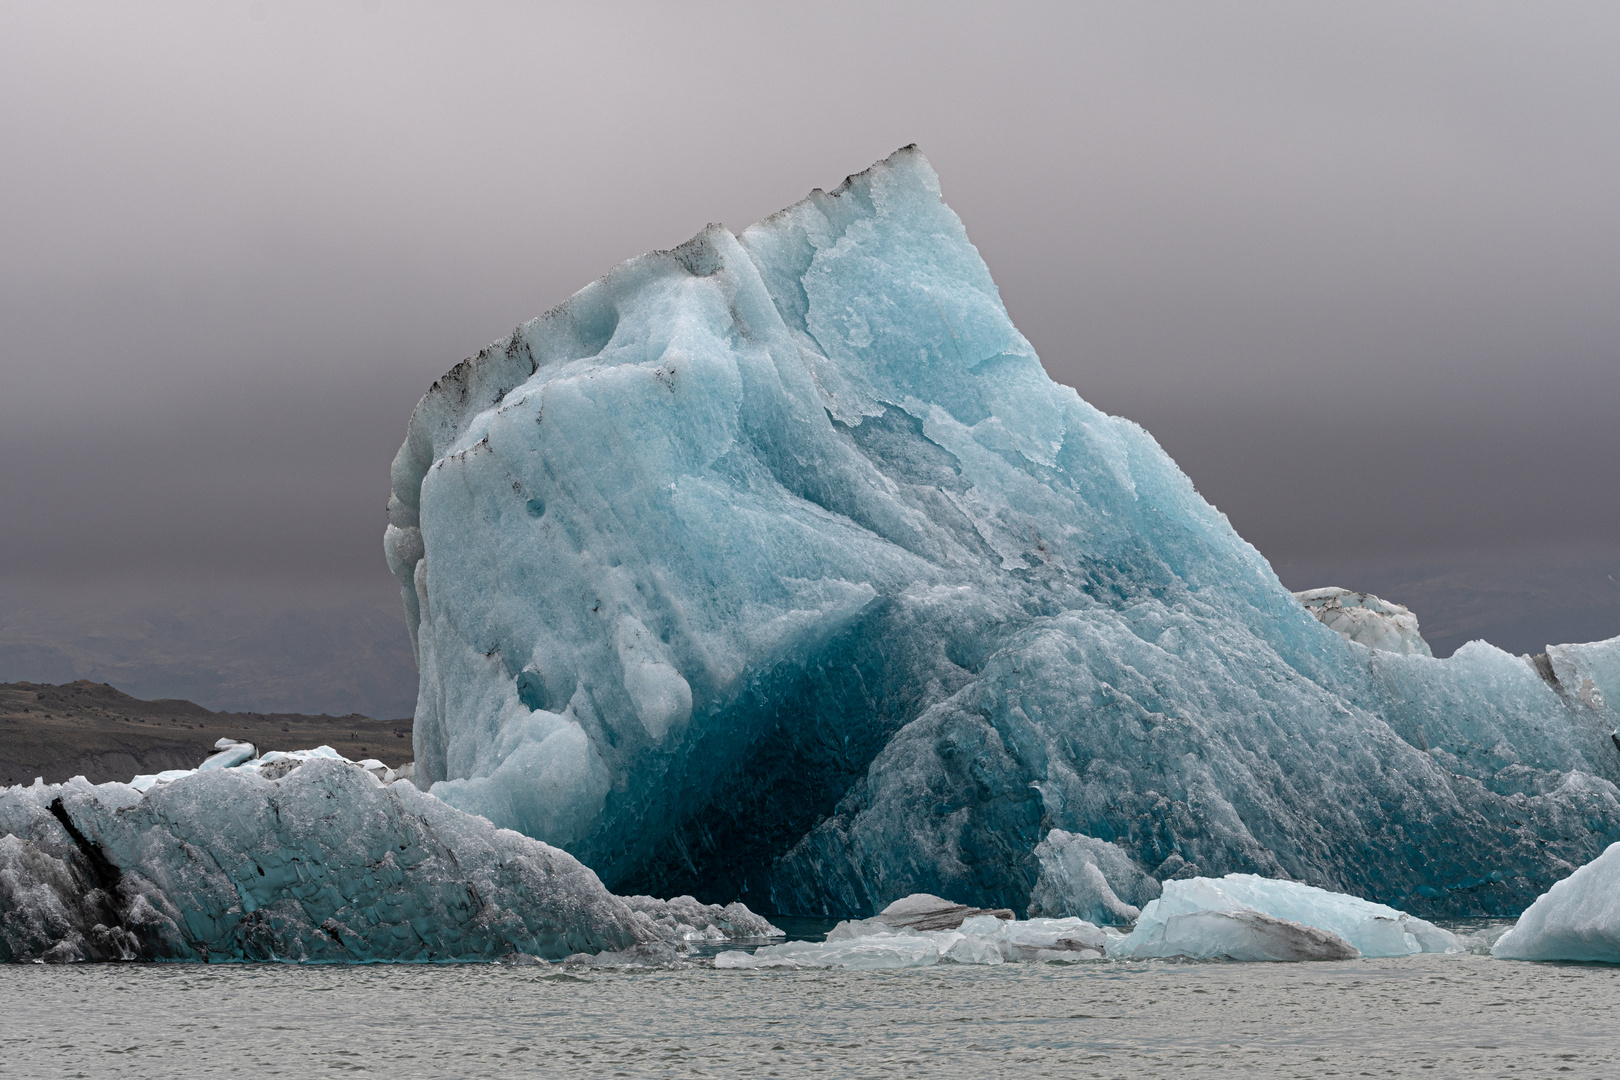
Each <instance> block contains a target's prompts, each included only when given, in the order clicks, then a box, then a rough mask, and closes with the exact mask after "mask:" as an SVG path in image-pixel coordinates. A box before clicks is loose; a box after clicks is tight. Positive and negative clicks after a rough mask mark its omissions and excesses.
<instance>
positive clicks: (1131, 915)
mask: <svg viewBox="0 0 1620 1080" xmlns="http://www.w3.org/2000/svg"><path fill="white" fill-rule="evenodd" d="M1035 857H1036V858H1037V859H1039V860H1040V867H1041V869H1040V876H1039V877H1038V878H1036V880H1035V888H1034V889H1033V890H1032V891H1031V895H1030V901H1029V913H1030V914H1031V915H1051V916H1058V915H1077V916H1079V917H1080V918H1082V919H1086V920H1088V921H1090V922H1094V923H1097V924H1098V925H1108V926H1127V925H1129V924H1131V923H1134V922H1135V921H1136V920H1137V918H1138V917H1139V916H1140V915H1141V914H1142V909H1141V905H1142V904H1146V903H1147V902H1148V901H1149V900H1154V899H1157V898H1158V896H1159V892H1160V885H1159V881H1158V879H1157V878H1155V877H1152V876H1151V875H1149V874H1148V872H1147V871H1145V870H1143V869H1142V867H1141V866H1139V865H1138V864H1137V862H1136V860H1134V859H1132V858H1131V857H1130V856H1129V855H1127V854H1126V853H1125V852H1124V851H1123V850H1121V849H1120V848H1119V847H1118V846H1117V845H1115V844H1110V843H1108V842H1107V841H1104V840H1098V839H1096V838H1094V837H1090V836H1081V835H1079V834H1076V833H1070V832H1065V831H1064V830H1062V829H1053V830H1052V831H1051V832H1049V833H1047V834H1046V837H1045V838H1044V839H1043V840H1042V841H1041V842H1040V843H1039V844H1037V845H1035ZM1121 893H1123V894H1124V897H1121V895H1120V894H1121Z"/></svg>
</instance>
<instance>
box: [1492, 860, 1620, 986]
mask: <svg viewBox="0 0 1620 1080" xmlns="http://www.w3.org/2000/svg"><path fill="white" fill-rule="evenodd" d="M1491 955H1493V956H1499V957H1501V958H1503V959H1506V960H1589V961H1593V960H1595V961H1602V962H1604V963H1608V964H1620V844H1613V845H1611V846H1610V847H1609V849H1608V850H1607V851H1605V852H1604V853H1603V854H1602V855H1599V856H1598V857H1597V858H1596V859H1593V860H1592V861H1591V862H1589V863H1587V864H1586V865H1585V866H1583V867H1581V868H1580V869H1578V870H1576V871H1575V872H1574V873H1573V874H1571V875H1570V876H1569V877H1567V878H1565V879H1564V880H1563V881H1560V882H1558V883H1557V884H1556V885H1554V886H1553V887H1552V888H1550V889H1548V890H1547V891H1546V892H1545V893H1544V894H1542V895H1541V896H1539V897H1537V898H1536V902H1535V903H1533V904H1531V905H1530V907H1529V910H1527V911H1526V912H1525V913H1524V914H1523V915H1521V916H1519V921H1518V922H1517V923H1515V924H1514V925H1513V929H1511V930H1509V931H1508V932H1507V933H1505V934H1503V935H1502V936H1501V937H1500V938H1498V939H1497V940H1496V944H1495V945H1494V946H1493V947H1492V948H1491Z"/></svg>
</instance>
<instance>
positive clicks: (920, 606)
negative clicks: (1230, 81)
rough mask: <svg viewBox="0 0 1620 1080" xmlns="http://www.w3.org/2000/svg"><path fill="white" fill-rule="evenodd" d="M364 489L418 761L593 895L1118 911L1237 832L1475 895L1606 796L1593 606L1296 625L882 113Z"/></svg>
mask: <svg viewBox="0 0 1620 1080" xmlns="http://www.w3.org/2000/svg"><path fill="white" fill-rule="evenodd" d="M388 519H389V524H388V526H387V529H386V533H385V537H384V547H385V551H386V554H387V558H388V562H389V565H390V567H391V568H392V570H393V572H394V573H395V575H396V576H397V578H398V581H399V584H400V589H401V596H402V599H403V603H404V607H405V612H406V619H407V623H408V625H409V627H410V632H411V637H412V641H413V646H414V648H415V651H416V657H417V661H418V668H419V675H420V684H419V697H418V704H417V711H416V724H415V734H414V739H415V757H416V769H417V773H416V777H417V782H418V783H419V784H421V785H422V786H423V787H424V788H429V789H431V790H432V791H433V792H434V793H435V794H436V795H438V796H439V797H441V798H442V799H444V800H445V801H447V802H449V803H451V804H453V805H455V806H457V807H460V808H462V809H465V810H467V811H469V812H471V813H475V814H479V815H482V816H484V817H487V818H488V819H490V820H491V821H493V822H494V823H496V824H497V825H500V826H503V827H506V828H511V829H514V830H517V831H519V832H522V833H524V834H525V835H528V836H531V837H535V838H537V839H540V840H543V841H545V842H547V843H549V844H552V845H555V846H557V847H560V848H562V849H564V850H567V851H568V852H570V853H572V854H573V855H574V856H576V857H577V858H578V859H580V860H581V861H582V862H583V863H585V864H586V865H588V866H590V867H592V868H593V869H594V870H596V871H597V872H598V873H599V874H600V875H601V878H602V880H603V882H604V883H605V884H606V885H607V886H608V887H610V888H612V889H614V890H615V891H618V892H636V893H647V894H657V895H672V894H677V893H683V894H691V895H694V896H698V897H701V898H705V899H724V900H730V899H733V898H739V897H740V898H742V899H743V900H744V901H746V902H748V903H750V904H752V905H753V906H755V907H758V908H760V909H761V910H772V911H782V912H799V913H807V914H837V915H840V916H869V915H872V914H873V913H875V912H877V911H879V910H881V909H882V908H883V907H884V906H885V905H886V904H888V903H889V902H890V901H892V900H894V899H895V898H897V897H901V896H906V895H909V894H912V893H919V892H922V893H931V894H935V895H940V896H951V897H956V898H959V899H960V900H961V901H962V902H963V903H966V904H970V905H973V906H977V907H983V908H1009V909H1012V910H1014V911H1027V910H1029V907H1030V905H1031V904H1032V902H1038V903H1039V906H1040V910H1041V911H1042V912H1046V911H1047V904H1048V903H1050V904H1052V905H1053V907H1052V911H1053V912H1068V911H1070V910H1073V911H1074V912H1076V913H1077V914H1079V913H1084V914H1085V915H1087V916H1096V917H1097V918H1099V919H1104V920H1105V921H1116V920H1117V921H1128V918H1129V908H1131V907H1137V908H1140V907H1142V905H1143V904H1145V903H1148V902H1149V901H1150V900H1151V899H1152V891H1153V890H1152V886H1150V885H1149V884H1147V882H1146V879H1148V878H1151V879H1152V880H1153V881H1154V882H1164V881H1166V880H1170V879H1174V878H1175V877H1176V875H1181V876H1182V878H1186V877H1188V876H1198V875H1202V876H1219V875H1225V874H1230V873H1250V874H1259V875H1263V876H1267V877H1278V878H1288V879H1292V880H1296V881H1302V882H1308V883H1310V884H1313V885H1317V886H1320V887H1323V888H1326V889H1330V890H1333V891H1336V892H1345V893H1353V894H1356V895H1361V896H1369V897H1374V898H1376V899H1378V900H1380V901H1385V902H1388V903H1389V904H1391V905H1394V906H1395V907H1398V908H1400V909H1402V910H1407V911H1412V912H1415V913H1417V914H1423V915H1429V916H1434V917H1439V916H1500V915H1512V914H1516V913H1517V912H1519V911H1521V910H1523V908H1524V907H1525V906H1526V905H1527V904H1529V903H1530V902H1531V900H1533V899H1534V898H1535V897H1536V896H1538V895H1539V894H1540V893H1542V892H1545V891H1546V890H1547V888H1548V887H1549V886H1550V885H1551V884H1552V882H1554V881H1556V880H1558V879H1559V878H1561V877H1563V876H1565V875H1566V874H1568V873H1569V871H1570V870H1571V869H1572V868H1573V867H1574V866H1577V865H1580V864H1582V863H1585V862H1588V861H1590V860H1591V859H1592V858H1594V857H1595V856H1596V855H1597V854H1598V853H1599V852H1601V851H1602V850H1603V849H1604V848H1605V847H1606V846H1607V845H1608V844H1610V843H1611V842H1614V841H1615V840H1617V839H1620V789H1617V787H1616V782H1617V781H1620V751H1617V745H1616V743H1615V741H1614V740H1613V739H1611V737H1610V735H1611V732H1613V731H1614V730H1615V728H1616V719H1617V718H1616V715H1615V713H1614V711H1613V706H1611V705H1610V704H1608V703H1609V702H1614V701H1620V696H1616V695H1620V639H1615V640H1612V641H1608V642H1601V643H1595V644H1591V645H1584V646H1578V647H1577V646H1569V647H1554V648H1552V649H1550V650H1549V651H1548V653H1547V654H1546V657H1545V663H1541V662H1539V661H1531V660H1528V659H1527V658H1522V657H1517V656H1511V655H1509V654H1507V653H1505V652H1503V651H1501V650H1499V649H1496V648H1494V647H1492V646H1490V645H1488V644H1486V643H1484V642H1473V643H1470V644H1468V645H1466V646H1464V647H1463V648H1462V649H1460V650H1458V651H1457V653H1456V654H1455V655H1453V656H1451V657H1449V658H1446V659H1443V660H1442V659H1435V658H1434V657H1432V656H1429V655H1426V654H1425V653H1426V650H1425V649H1423V648H1420V647H1419V643H1420V642H1421V638H1420V637H1417V636H1413V635H1415V629H1414V630H1413V631H1412V633H1411V634H1407V635H1406V636H1405V637H1401V634H1403V633H1405V631H1403V630H1401V629H1400V627H1401V626H1402V625H1404V624H1402V623H1401V619H1402V616H1401V615H1400V613H1399V612H1398V611H1396V610H1395V607H1394V605H1385V607H1383V608H1380V607H1374V606H1369V605H1370V604H1371V600H1370V599H1368V600H1362V601H1360V602H1359V607H1358V606H1357V604H1356V603H1350V602H1349V601H1348V598H1350V597H1351V594H1348V593H1346V594H1336V595H1338V601H1337V607H1336V609H1335V610H1337V611H1338V612H1339V613H1340V615H1341V616H1343V617H1344V618H1346V619H1349V620H1351V623H1347V624H1346V625H1356V624H1357V623H1356V621H1357V620H1361V621H1362V622H1364V623H1365V624H1366V625H1367V626H1386V627H1387V626H1394V627H1395V628H1396V637H1397V638H1399V640H1400V641H1402V642H1403V643H1404V647H1403V648H1397V649H1386V648H1383V647H1377V648H1368V647H1365V646H1364V645H1363V644H1360V643H1358V642H1356V641H1351V640H1347V638H1346V637H1345V636H1344V635H1343V634H1341V633H1338V632H1336V631H1335V630H1334V629H1332V628H1330V627H1328V626H1326V625H1324V624H1323V622H1322V621H1320V620H1319V619H1318V617H1317V615H1318V614H1321V613H1323V612H1325V611H1326V610H1327V605H1326V604H1324V605H1322V606H1319V608H1318V609H1317V612H1316V613H1313V611H1312V610H1308V609H1307V607H1306V606H1305V604H1302V603H1301V601H1300V600H1299V599H1297V598H1296V597H1295V596H1294V595H1293V594H1292V593H1290V592H1289V591H1288V590H1287V589H1286V588H1284V587H1283V585H1282V584H1281V583H1280V582H1279V581H1278V579H1277V576H1276V574H1275V573H1273V571H1272V569H1271V567H1270V565H1269V564H1268V563H1267V562H1266V560H1265V559H1264V558H1263V557H1262V556H1261V555H1260V553H1259V552H1257V551H1256V550H1255V549H1254V548H1253V547H1251V546H1250V545H1249V544H1247V543H1245V542H1244V541H1243V540H1242V538H1240V537H1239V536H1238V535H1237V534H1236V532H1234V531H1233V529H1232V527H1231V525H1230V523H1229V522H1228V521H1227V520H1226V518H1225V517H1224V516H1223V515H1222V514H1221V513H1220V512H1219V511H1218V510H1216V509H1215V508H1214V507H1213V506H1211V505H1210V504H1209V503H1208V502H1206V501H1205V500H1204V499H1203V498H1202V497H1200V496H1199V494H1198V492H1197V491H1196V490H1195V489H1194V487H1193V485H1192V483H1191V481H1189V480H1188V478H1187V477H1186V475H1185V474H1183V473H1182V472H1181V470H1180V469H1179V468H1177V467H1176V465H1175V463H1174V462H1173V461H1171V459H1170V458H1169V457H1168V456H1167V455H1166V454H1165V453H1164V451H1163V450H1162V449H1161V448H1160V447H1159V445H1158V444H1157V443H1156V442H1155V441H1154V440H1153V438H1152V437H1151V436H1150V435H1148V433H1147V432H1145V431H1144V430H1142V429H1141V428H1140V427H1138V426H1137V425H1135V424H1133V423H1131V422H1130V421H1129V420H1125V419H1122V418H1119V417H1113V416H1109V415H1106V414H1104V413H1102V412H1100V411H1099V410H1097V409H1096V408H1094V407H1092V406H1091V405H1089V404H1087V403H1086V402H1085V401H1084V400H1082V399H1081V398H1080V396H1079V395H1078V394H1077V393H1076V392H1075V391H1074V390H1072V389H1070V388H1069V387H1066V386H1061V385H1058V384H1056V383H1054V382H1052V381H1051V380H1050V379H1049V378H1048V377H1047V375H1046V372H1045V371H1044V369H1043V368H1042V366H1041V362H1040V360H1039V358H1038V357H1037V356H1036V353H1035V350H1034V349H1033V348H1032V347H1031V346H1030V343H1029V342H1028V341H1027V340H1025V339H1024V337H1023V335H1022V334H1020V333H1019V332H1018V330H1017V329H1016V328H1015V327H1014V326H1013V324H1012V322H1011V321H1010V319H1009V318H1008V316H1007V312H1006V310H1005V308H1004V307H1003V305H1002V302H1001V299H1000V296H999V294H998V292H997V290H996V286H995V283H994V281H993V280H992V279H991V276H990V273H989V271H988V269H987V268H986V267H985V264H984V262H983V260H982V259H980V257H979V254H978V252H977V251H976V250H975V249H974V247H973V245H972V244H971V243H970V242H969V240H968V237H967V234H966V232H965V231H964V229H963V226H962V223H961V221H960V220H959V219H958V218H957V216H956V215H955V214H954V213H953V212H952V211H951V209H950V208H949V207H948V206H947V205H946V204H945V203H944V202H943V200H942V198H941V194H940V186H939V181H938V178H937V177H936V175H935V174H934V171H933V170H932V168H931V167H930V166H929V164H928V162H927V161H926V159H925V158H924V157H923V156H922V154H921V153H920V152H918V151H917V150H916V149H915V148H914V147H908V148H906V149H903V150H901V151H899V152H897V153H895V154H894V155H892V156H891V157H889V158H888V159H886V160H884V161H882V162H880V163H878V164H877V165H875V166H873V167H872V168H870V169H868V170H867V171H866V172H864V173H861V174H858V175H856V176H852V177H850V178H849V179H848V180H847V181H846V182H845V183H844V184H843V185H842V186H841V187H839V188H838V189H836V190H834V191H831V192H822V191H819V190H818V191H815V192H812V193H811V195H810V196H809V197H808V198H807V199H805V200H804V201H802V202H800V203H798V204H796V205H794V206H791V207H789V208H788V209H786V210H783V211H782V212H780V213H778V214H776V215H774V216H772V217H770V218H767V219H766V220H764V221H762V222H760V223H758V224H756V225H754V226H752V227H750V228H748V229H745V230H743V231H742V232H741V233H740V234H735V235H734V234H733V233H731V232H730V231H728V230H727V229H725V228H723V227H721V226H719V225H712V226H709V227H708V228H706V229H705V230H704V231H703V232H701V233H700V234H699V235H698V236H696V237H694V238H693V239H692V240H690V241H689V242H687V243H685V244H682V245H681V246H679V247H677V248H675V249H673V250H670V251H658V252H653V253H650V254H648V255H644V256H641V257H639V258H635V259H631V260H630V261H628V262H626V263H624V264H622V265H620V266H619V267H617V268H616V269H614V270H613V271H612V272H610V273H609V274H608V275H607V276H606V277H604V278H602V279H601V280H599V281H597V282H594V283H592V284H590V285H587V286H586V287H585V288H584V289H582V290H581V291H580V292H579V293H577V294H576V295H574V296H573V297H572V298H571V299H569V300H568V301H566V302H565V303H563V304H562V305H561V306H559V307H557V308H555V309H553V310H551V311H549V312H547V313H546V314H544V315H542V316H540V317H539V318H537V319H534V320H533V321H531V322H528V323H525V324H523V325H522V326H520V327H518V328H517V329H516V330H514V331H513V332H512V333H511V334H510V335H509V336H507V337H506V338H504V339H502V340H500V341H498V342H496V343H494V344H493V345H491V346H489V347H488V348H486V349H484V350H483V351H482V352H480V353H478V354H477V355H476V356H473V357H471V358H470V359H468V360H466V361H464V362H463V363H461V364H460V365H458V366H457V367H455V368H454V369H453V370H451V371H450V372H449V373H447V374H446V375H445V376H444V377H442V378H441V379H439V380H438V381H437V382H436V383H434V384H433V386H432V387H431V388H430V389H429V390H428V392H427V394H426V395H425V396H424V397H423V398H422V400H421V402H420V404H418V406H417V407H416V410H415V412H414V413H413V415H412V417H411V421H410V425H409V429H408V432H407V435H406V439H405V442H404V444H403V445H402V447H401V448H400V451H399V454H398V455H397V457H396V458H395V460H394V464H393V471H392V491H391V496H390V499H389V508H388ZM1386 608H1387V610H1386ZM1358 611H1360V612H1364V613H1370V616H1364V615H1358V614H1356V612H1358ZM1369 618H1370V621H1367V620H1368V619H1369ZM1361 632H1362V631H1360V630H1358V631H1357V633H1361ZM1378 640H1384V638H1383V637H1380V638H1379V639H1378ZM1054 830H1056V831H1058V832H1060V833H1062V834H1065V835H1068V836H1080V837H1087V838H1091V839H1093V840H1096V841H1097V842H1098V843H1099V844H1108V845H1112V847H1113V848H1114V849H1117V851H1118V852H1119V853H1120V854H1121V855H1122V856H1123V857H1124V859H1125V860H1128V861H1125V862H1120V861H1117V860H1114V859H1112V858H1105V856H1106V852H1103V851H1102V849H1100V848H1099V849H1097V850H1096V851H1093V852H1092V857H1091V859H1090V861H1089V862H1088V860H1087V858H1086V857H1085V853H1084V852H1083V851H1080V850H1079V849H1073V850H1070V846H1069V845H1068V842H1066V841H1061V840H1057V841H1054V840H1051V836H1052V834H1053V832H1054ZM1043 843H1045V844H1046V847H1045V848H1044V849H1042V848H1041V845H1042V844H1043ZM1058 848H1063V849H1064V850H1065V851H1070V854H1069V855H1063V854H1060V853H1059V852H1058V850H1057V849H1058ZM1099 852H1102V853H1101V854H1099ZM1071 856H1072V857H1071ZM1105 862H1107V863H1108V864H1109V865H1105ZM1086 866H1090V867H1091V868H1092V870H1094V871H1095V874H1093V873H1092V872H1091V871H1089V870H1087V869H1085V867H1086ZM1111 867H1112V868H1111ZM1043 875H1045V878H1044V882H1045V883H1044V884H1042V877H1043ZM1065 875H1067V877H1065ZM1098 878H1100V879H1101V880H1102V883H1103V885H1106V891H1105V890H1104V888H1103V887H1102V886H1099V885H1098V881H1097V879H1098ZM1082 879H1084V880H1082ZM1110 893H1111V894H1112V899H1110V897H1109V894H1110ZM1071 904H1072V905H1073V906H1072V908H1071V907H1070V906H1068V905H1071Z"/></svg>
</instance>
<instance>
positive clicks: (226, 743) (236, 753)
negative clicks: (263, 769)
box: [197, 739, 258, 772]
mask: <svg viewBox="0 0 1620 1080" xmlns="http://www.w3.org/2000/svg"><path fill="white" fill-rule="evenodd" d="M214 749H215V750H216V751H218V753H216V754H214V755H212V756H211V757H209V758H207V759H206V760H204V761H203V763H202V764H201V765H199V766H197V771H198V772H206V771H207V770H209V769H229V768H231V767H232V766H233V765H240V764H242V762H244V761H247V760H248V759H249V758H253V757H257V756H258V751H257V750H255V749H254V748H253V744H252V743H250V742H237V741H236V740H235V739H220V740H219V741H218V742H216V743H215V744H214Z"/></svg>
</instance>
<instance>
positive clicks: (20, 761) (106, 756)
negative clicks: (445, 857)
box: [0, 679, 411, 787]
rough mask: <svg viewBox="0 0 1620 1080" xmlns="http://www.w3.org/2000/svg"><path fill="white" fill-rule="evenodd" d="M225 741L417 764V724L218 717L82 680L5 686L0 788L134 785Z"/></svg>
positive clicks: (184, 765)
mask: <svg viewBox="0 0 1620 1080" xmlns="http://www.w3.org/2000/svg"><path fill="white" fill-rule="evenodd" d="M221 738H230V739H239V740H244V741H247V742H251V743H253V744H254V745H255V746H256V747H258V748H259V750H260V751H261V752H264V751H269V750H299V749H308V748H311V747H314V746H319V745H322V744H325V745H329V746H331V747H332V748H333V749H335V750H337V751H338V752H339V753H341V754H343V755H344V756H345V757H349V758H355V759H359V758H367V757H373V758H377V759H379V760H380V761H382V762H384V763H385V764H387V765H389V766H391V767H393V766H398V765H402V764H404V763H405V762H406V761H409V760H411V720H410V719H409V718H406V719H403V720H373V719H372V718H370V717H367V716H361V715H359V714H358V713H355V714H351V715H348V716H326V715H324V714H323V715H319V716H308V715H304V714H301V713H247V712H213V711H211V710H209V709H205V708H203V707H202V706H201V705H198V704H196V703H194V702H190V701H180V700H175V699H164V700H158V701H143V700H141V699H140V698H136V697H131V696H130V695H128V694H126V693H124V692H122V691H121V690H117V689H114V688H113V687H111V686H108V685H107V684H105V683H93V682H90V681H88V680H85V679H81V680H79V681H77V682H72V683H66V684H63V685H54V684H51V683H27V682H16V683H0V787H3V786H9V785H12V784H30V783H32V782H33V781H34V778H35V777H43V778H44V779H45V782H46V783H53V784H54V783H61V782H63V781H65V780H68V779H70V778H72V777H74V776H84V777H86V778H87V779H89V780H90V781H91V782H92V783H97V784H100V783H105V782H106V781H109V780H124V781H127V780H129V779H130V778H131V777H133V776H136V775H138V774H141V773H156V772H161V771H163V770H164V769H190V768H195V767H196V766H197V765H198V764H199V763H200V762H201V761H202V760H203V758H205V757H207V756H208V755H209V754H211V753H213V749H214V743H215V741H216V740H218V739H221Z"/></svg>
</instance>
